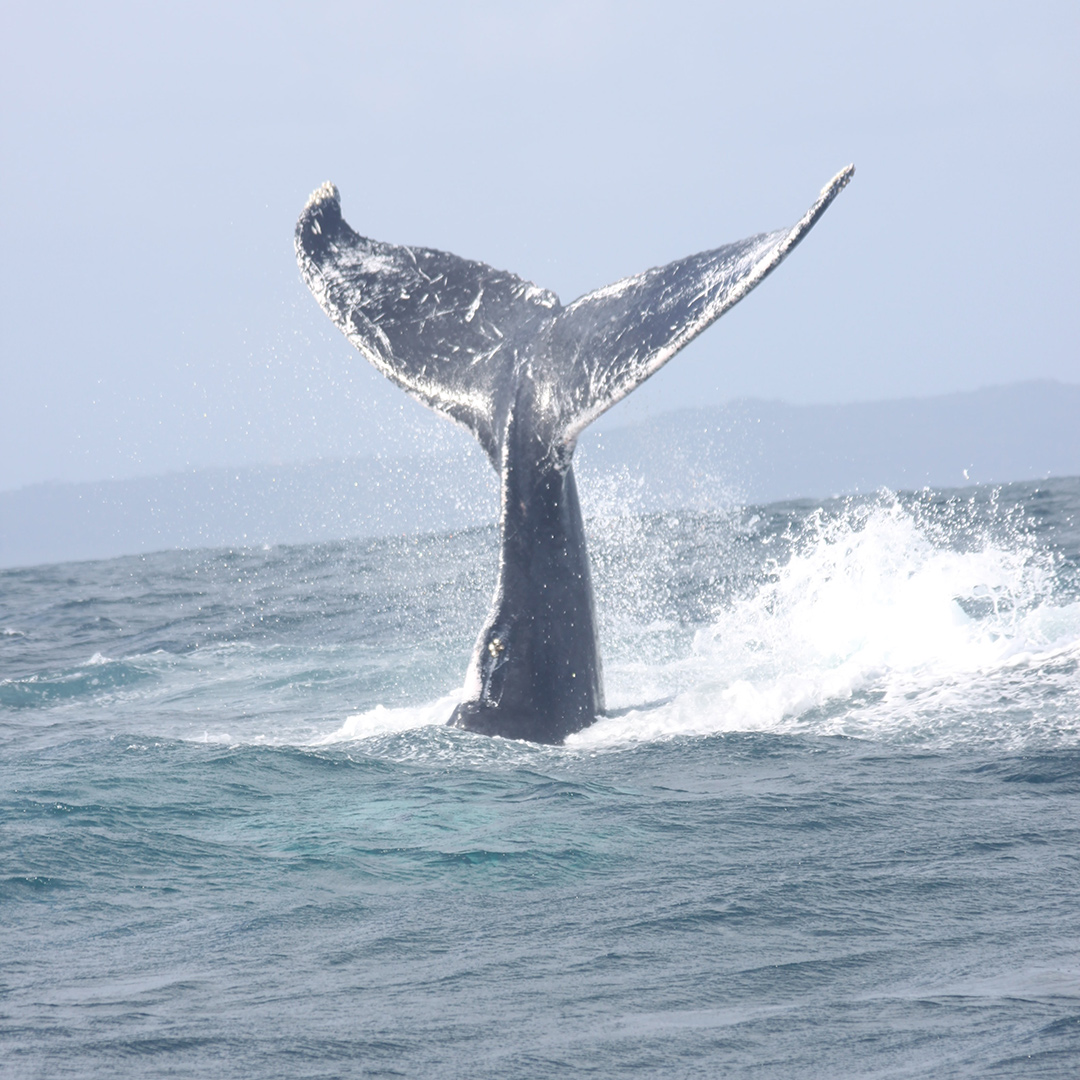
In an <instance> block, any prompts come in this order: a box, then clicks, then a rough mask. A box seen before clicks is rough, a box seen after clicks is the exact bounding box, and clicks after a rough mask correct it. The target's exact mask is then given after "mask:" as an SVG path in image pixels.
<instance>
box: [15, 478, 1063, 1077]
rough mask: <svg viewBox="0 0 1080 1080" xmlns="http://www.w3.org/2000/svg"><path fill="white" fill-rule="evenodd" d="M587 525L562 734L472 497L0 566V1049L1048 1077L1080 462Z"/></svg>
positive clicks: (487, 1065)
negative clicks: (469, 690) (572, 684)
mask: <svg viewBox="0 0 1080 1080" xmlns="http://www.w3.org/2000/svg"><path fill="white" fill-rule="evenodd" d="M605 510H607V511H608V512H605ZM589 526H590V537H591V543H592V555H593V561H594V566H595V570H596V578H597V592H598V602H599V606H600V612H601V619H602V636H603V651H604V659H605V674H606V682H607V690H608V703H609V706H610V715H609V716H607V717H605V718H603V719H602V720H600V721H599V722H598V723H597V724H596V725H595V726H594V727H592V728H590V729H588V730H587V731H585V732H582V733H580V734H578V735H576V736H574V737H573V738H572V739H571V740H570V741H569V744H568V745H567V746H565V747H560V748H551V747H536V746H531V745H527V744H519V743H512V742H507V741H504V740H499V739H486V738H484V737H482V736H476V735H472V734H469V733H466V732H459V731H453V730H450V729H447V728H446V727H445V726H443V721H444V720H445V719H446V717H447V716H448V715H449V713H450V711H451V710H452V708H453V704H454V701H455V700H456V698H455V695H456V693H457V689H456V688H457V687H458V686H459V685H460V682H461V679H462V676H463V674H464V668H465V665H466V663H467V660H468V654H469V651H470V648H471V645H472V640H473V637H474V635H475V633H476V631H477V629H478V627H479V624H480V622H481V620H482V618H483V615H484V613H485V610H486V606H487V600H488V598H489V596H490V593H491V589H492V586H493V579H494V569H495V560H496V555H497V551H496V540H495V535H494V532H493V531H483V530H482V531H475V532H469V533H465V534H462V535H454V536H432V537H423V538H419V539H417V538H402V539H396V540H383V541H355V542H347V543H342V544H337V545H319V546H303V547H283V548H273V549H270V550H242V551H201V552H172V553H163V554H159V555H152V556H145V557H133V558H125V559H115V560H110V561H107V562H93V563H82V564H66V565H62V566H48V567H38V568H33V569H26V570H9V571H2V572H0V740H2V754H0V814H2V822H3V828H2V830H0V931H2V940H0V965H2V966H0V1070H2V1071H4V1073H5V1075H7V1074H10V1075H12V1076H16V1077H22V1076H27V1077H37V1076H41V1077H53V1076H93V1077H97V1076H101V1077H105V1076H108V1077H128V1076H130V1077H145V1076H185V1077H186V1076H191V1077H250V1076H259V1077H278V1076H280V1077H294V1076H295V1077H308V1076H312V1077H314V1076H320V1077H337V1076H360V1075H369V1074H370V1075H380V1074H385V1075H403V1076H420V1075H424V1076H440V1077H441V1076H447V1077H454V1076H461V1077H466V1076H468V1077H485V1076H491V1077H495V1076H500V1077H502V1076H538V1077H544V1076H564V1075H567V1074H575V1073H588V1074H592V1075H598V1076H623V1075H627V1074H637V1075H642V1076H664V1077H681V1076H686V1077H697V1076H701V1077H705V1076H718V1075H746V1076H755V1077H757V1076H761V1077H792V1076H800V1077H812V1076H828V1077H837V1076H883V1077H894V1076H895V1077H901V1076H935V1077H939V1076H946V1077H947V1076H980V1077H981V1076H1010V1077H1012V1076H1025V1077H1027V1076H1033V1077H1071V1076H1073V1075H1075V1074H1076V1071H1077V1063H1078V1062H1080V900H1078V899H1077V898H1078V897H1080V481H1076V480H1059V481H1047V482H1043V483H1040V484H1037V485H1036V484H1029V485H1013V486H1011V487H1008V488H1005V489H1002V490H1000V491H992V490H989V489H978V490H972V491H965V492H959V493H945V494H941V495H938V494H934V493H930V492H924V493H920V494H918V495H914V496H904V497H901V498H894V497H892V496H888V495H881V496H877V497H874V498H869V499H862V500H847V501H835V502H831V503H827V504H825V505H824V506H822V505H820V504H817V503H813V504H812V503H805V504H802V503H793V504H784V505H778V506H771V507H766V508H756V509H747V510H742V511H738V512H730V513H716V514H701V513H696V514H690V513H684V514H666V515H660V516H648V515H645V516H642V515H627V516H618V515H617V514H613V513H611V512H610V508H604V507H594V515H593V517H592V519H591V520H590V523H589Z"/></svg>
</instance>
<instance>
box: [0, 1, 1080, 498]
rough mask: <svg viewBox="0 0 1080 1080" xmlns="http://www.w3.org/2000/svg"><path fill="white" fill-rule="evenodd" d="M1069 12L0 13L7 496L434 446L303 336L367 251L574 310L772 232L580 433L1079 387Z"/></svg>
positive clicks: (1024, 8)
mask: <svg viewBox="0 0 1080 1080" xmlns="http://www.w3.org/2000/svg"><path fill="white" fill-rule="evenodd" d="M1078 56H1080V5H1077V4H1076V3H1075V0H1069V2H1063V3H1052V2H1049V3H1039V2H1032V0H1028V2H1027V3H1023V4H1021V3H994V2H987V0H980V2H967V0H963V2H956V3H947V2H942V0H937V2H934V3H921V2H918V0H914V2H906V3H904V4H897V3H895V2H894V3H888V4H885V3H874V2H870V0H863V2H859V3H830V2H815V3H786V2H775V3H772V2H767V0H765V2H760V3H754V4H747V3H739V4H728V3H722V2H715V0H714V2H711V3H689V2H673V0H667V2H665V3H635V2H626V0H623V2H619V3H606V2H589V0H574V2H572V3H563V2H561V0H549V2H543V3H540V2H536V3H528V2H520V3H513V4H511V3H493V2H484V3H474V2H461V3H447V2H442V3H420V2H408V0H402V2H396V3H393V4H389V3H386V4H374V3H362V2H353V3H335V2H332V0H324V2H321V3H319V4H317V5H312V4H300V3H295V4H286V3H275V2H273V0H264V2H260V3H258V4H255V3H248V2H242V0H237V2H233V3H230V2H228V0H217V2H215V3H200V2H197V0H195V2H187V3H183V4H179V3H178V4H169V3H160V4H144V3H111V2H107V0H102V2H98V3H95V4H92V5H88V4H82V3H80V4H67V3H53V4H49V5H43V4H31V3H23V2H20V0H5V3H4V4H3V5H0V241H2V243H3V249H4V251H5V253H6V258H4V259H3V260H2V264H0V305H2V307H0V389H2V398H0V407H2V410H3V411H2V417H3V420H2V423H0V490H10V489H14V488H18V487H21V486H24V485H27V484H31V483H36V482H41V481H82V480H99V479H107V478H126V477H133V476H143V475H152V474H157V473H162V472H170V471H176V470H182V469H190V468H197V467H204V466H210V465H243V464H248V463H256V462H287V461H302V460H309V459H312V458H316V457H321V456H346V455H350V454H358V453H364V454H367V453H377V452H383V451H387V452H400V451H401V450H403V449H404V450H408V449H410V448H412V447H416V446H431V445H438V444H439V440H442V439H454V438H458V437H460V438H467V436H466V435H465V434H464V433H461V435H460V436H455V435H453V434H452V433H448V431H447V430H446V429H448V428H449V425H447V424H446V422H445V421H444V420H441V419H439V418H436V417H433V416H430V415H429V414H427V413H425V411H424V410H423V409H422V408H421V407H420V406H418V405H416V404H414V403H412V402H411V401H410V400H409V399H408V398H407V397H406V396H405V395H404V394H402V392H401V391H400V390H398V389H396V388H395V387H393V386H391V385H390V384H389V383H388V382H386V380H384V379H383V377H382V376H381V375H379V374H378V373H377V372H375V371H374V369H372V368H370V367H369V366H368V365H367V363H366V362H365V361H364V360H363V359H362V357H360V355H359V354H358V353H356V352H355V351H354V350H353V349H352V347H351V346H349V345H348V343H347V342H346V341H345V340H344V338H343V337H342V336H341V335H340V334H339V333H338V332H337V331H336V330H335V329H334V328H333V326H332V325H331V324H330V322H329V320H328V319H326V317H325V316H324V315H323V314H322V313H321V312H320V311H319V309H318V307H317V305H316V304H315V302H314V301H313V300H312V298H311V297H310V296H309V295H308V294H307V291H306V289H305V288H304V286H303V284H302V283H301V281H300V278H299V275H298V272H297V269H296V264H295V259H294V255H293V249H292V233H293V226H294V223H295V220H296V217H297V215H298V213H299V211H300V210H301V208H302V207H303V205H304V202H305V200H306V199H307V196H308V194H309V193H310V192H311V191H312V190H313V189H314V188H315V187H317V186H318V185H319V184H320V183H321V182H323V181H324V180H332V181H334V182H335V183H336V184H337V185H338V187H339V189H340V191H341V196H342V204H343V210H344V213H345V217H346V219H347V220H348V221H349V222H350V224H351V225H352V226H353V227H354V228H355V229H356V230H357V231H358V232H360V233H362V234H365V235H369V236H373V237H376V238H378V239H382V240H387V241H391V242H394V243H404V244H417V245H423V246H426V247H436V248H442V249H446V250H450V251H453V252H456V253H457V254H459V255H462V256H466V257H469V258H474V259H480V260H482V261H484V262H487V263H490V264H491V265H493V266H496V267H500V268H506V269H510V270H513V271H514V272H515V273H518V274H520V275H521V276H523V277H525V278H528V279H531V280H533V281H535V282H537V283H538V284H540V285H543V286H545V287H548V288H551V289H554V290H555V291H556V292H557V293H558V294H559V295H560V296H561V297H562V299H563V301H564V302H567V301H569V300H571V299H573V298H574V297H576V296H578V295H580V294H581V293H583V292H587V291H590V290H592V289H594V288H597V287H599V286H601V285H603V284H606V283H608V282H610V281H613V280H616V279H618V278H620V277H623V276H625V275H628V274H632V273H636V272H639V271H641V270H643V269H645V268H647V267H649V266H655V265H659V264H663V263H665V262H668V261H670V260H672V259H675V258H679V257H681V256H684V255H687V254H690V253H691V252H694V251H700V250H703V249H707V248H712V247H717V246H720V245H721V244H723V243H726V242H728V241H732V240H736V239H739V238H741V237H744V236H748V235H751V234H753V233H757V232H762V231H765V230H768V229H774V228H779V227H782V226H785V225H790V224H791V223H793V222H794V221H796V220H797V219H798V218H799V217H800V216H801V215H802V213H803V212H804V210H805V209H806V208H807V206H808V205H809V204H810V203H811V202H812V201H813V199H814V197H815V196H816V194H817V192H818V190H819V189H820V188H821V186H822V185H823V184H824V183H825V182H826V181H827V180H828V179H829V178H830V177H831V176H833V174H834V173H836V172H837V171H838V170H839V169H840V168H842V167H843V166H845V165H847V164H848V163H849V162H854V163H855V166H856V170H857V172H856V176H855V179H854V180H853V182H852V183H851V185H850V187H849V188H848V189H847V190H846V191H845V192H844V193H843V194H842V195H841V196H840V197H839V199H838V200H837V201H836V203H835V204H834V205H833V206H832V207H831V208H830V210H829V211H828V213H827V214H826V215H825V217H824V218H823V219H822V221H821V222H820V223H819V224H818V225H817V227H816V228H815V229H814V231H813V233H811V235H810V236H809V237H808V238H807V240H806V241H805V242H804V243H803V244H802V245H801V246H800V248H799V249H798V250H797V251H796V252H795V253H794V254H793V255H792V257H791V258H790V259H789V260H788V261H787V262H786V263H785V264H784V266H783V267H782V268H781V269H780V270H778V271H777V273H776V274H775V275H773V276H772V277H771V278H770V279H769V280H768V281H767V282H766V283H765V284H764V285H763V286H762V287H761V288H760V289H759V290H757V291H756V292H755V293H754V294H753V295H752V296H750V297H749V298H748V299H747V300H745V301H744V302H743V303H742V304H740V305H739V307H737V308H736V309H734V310H733V311H732V312H731V313H729V314H728V315H726V316H725V317H724V318H723V319H722V320H721V321H720V322H719V323H718V324H717V325H716V326H714V327H712V328H711V329H710V330H709V331H708V332H707V333H706V334H704V335H702V337H700V338H699V339H698V340H697V341H696V342H695V343H694V344H693V345H691V346H690V347H689V348H688V349H687V350H686V351H685V352H684V353H682V354H680V355H679V356H678V357H676V358H675V360H673V361H672V362H671V363H670V364H669V365H668V366H667V367H666V368H665V369H664V370H663V371H661V372H660V373H659V374H658V375H657V376H655V377H654V378H653V379H652V380H650V382H649V383H648V384H646V385H645V386H644V387H642V388H641V389H639V390H637V391H635V393H634V394H633V395H631V396H630V397H629V398H628V399H627V400H626V401H625V402H623V403H622V404H620V405H619V406H617V407H616V408H615V409H614V410H612V412H611V413H610V414H609V415H608V417H606V418H605V420H604V421H603V422H604V423H607V424H608V425H617V424H620V423H626V422H629V421H632V420H635V419H640V418H642V417H643V416H649V415H654V414H658V413H661V412H664V411H667V410H670V409H675V408H679V407H683V406H686V405H702V404H711V403H721V402H725V401H729V400H732V399H736V398H742V397H760V398H767V399H779V400H783V401H786V402H790V403H796V404H799V403H842V402H849V401H860V400H879V399H889V398H897V397H907V396H924V395H934V394H940V393H949V392H954V391H960V390H971V389H976V388H979V387H983V386H990V385H998V384H1003V383H1009V382H1014V381H1018V380H1026V379H1033V378H1052V379H1059V380H1063V381H1066V382H1072V383H1080V351H1078V341H1080V333H1078V331H1080V314H1078V311H1080V305H1078V304H1077V302H1076V296H1077V293H1078V284H1080V281H1078V270H1077V266H1076V257H1075V253H1076V251H1077V250H1078V248H1080V211H1078V208H1077V192H1078V191H1080V182H1078V180H1080V177H1078V171H1080V170H1078V165H1080V148H1078V147H1080V139H1078V138H1077V133H1078V132H1080V63H1078V62H1077V57H1078Z"/></svg>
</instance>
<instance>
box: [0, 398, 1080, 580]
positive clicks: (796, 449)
mask: <svg viewBox="0 0 1080 1080" xmlns="http://www.w3.org/2000/svg"><path fill="white" fill-rule="evenodd" d="M460 446H461V449H460V451H458V452H457V453H456V454H454V453H451V454H442V455H439V456H436V455H434V454H415V455H402V456H397V457H382V458H375V457H355V458H349V459H345V460H342V459H337V460H329V459H327V460H317V461H311V462H304V463H298V464H285V465H274V466H270V465H263V466H248V467H244V468H235V469H225V468H215V469H198V470H193V471H190V472H183V473H173V474H168V475H164V476H155V477H146V478H142V479H135V480H108V481H100V482H96V483H71V484H67V483H52V484H34V485H31V486H28V487H25V488H21V489H19V490H16V491H7V492H0V566H28V565H36V564H39V563H52V562H63V561H70V560H79V559H93V558H109V557H112V556H116V555H124V554H138V553H140V552H146V551H156V550H162V549H166V548H179V547H217V546H222V545H245V546H248V545H259V544H275V543H301V542H309V541H320V540H331V539H339V538H343V537H355V536H385V535H393V534H399V535H400V534H402V533H418V532H430V531H439V530H446V529H457V528H465V527H471V526H476V525H482V524H485V523H488V522H491V521H494V519H495V516H496V513H497V507H498V504H497V491H496V485H495V475H494V473H493V472H492V470H491V469H490V467H489V466H488V464H487V462H486V460H485V459H484V457H483V455H482V454H481V452H480V451H479V449H477V448H475V447H473V446H472V445H471V444H469V443H467V442H466V441H465V440H462V441H461V443H460ZM575 467H576V468H577V471H578V474H579V477H580V478H581V487H582V495H583V501H584V504H585V509H586V513H587V514H588V513H589V512H590V509H592V510H593V511H595V509H596V508H598V507H601V508H602V507H603V505H604V499H605V491H608V490H611V491H613V492H615V491H617V492H618V495H617V496H614V495H613V497H617V498H618V499H620V500H622V501H624V502H625V500H626V498H627V490H626V488H627V485H625V484H624V483H619V484H617V485H611V484H606V483H605V479H606V478H608V477H613V476H615V475H622V476H626V475H629V476H630V477H631V478H634V479H635V481H636V482H635V483H633V484H631V485H629V488H630V491H631V493H632V494H631V495H630V502H629V503H627V504H626V508H627V509H640V510H643V511H644V510H655V509H673V508H677V507H687V506H692V507H698V508H702V509H705V508H708V507H710V506H716V505H722V504H730V503H732V502H740V503H748V504H756V503H769V502H775V501H777V500H781V499H792V498H824V497H828V496H831V495H837V494H846V493H849V492H865V491H873V490H876V489H878V488H881V487H888V488H891V489H894V490H910V489H915V488H922V487H927V486H929V487H933V488H959V487H965V486H968V485H971V484H988V483H991V484H993V483H1008V482H1012V481H1021V480H1037V479H1042V478H1045V477H1050V476H1075V475H1080V386H1076V385H1072V384H1065V383H1058V382H1049V381H1039V382H1026V383H1018V384H1013V385H1011V386H1002V387H992V388H988V389H984V390H977V391H972V392H969V393H958V394H949V395H942V396H938V397H929V398H910V399H905V400H898V401H882V402H869V403H855V404H846V405H786V404H783V403H781V402H771V401H760V400H741V401H734V402H730V403H728V404H726V405H721V406H712V407H703V408H697V409H682V410H678V411H675V412H670V413H663V414H660V415H658V416H656V417H653V418H651V419H648V420H644V421H639V422H637V423H634V424H630V425H627V426H625V427H612V428H610V429H608V430H602V431H597V432H587V433H586V434H585V436H584V437H583V438H582V440H581V445H580V447H579V451H578V457H577V459H576V466H575Z"/></svg>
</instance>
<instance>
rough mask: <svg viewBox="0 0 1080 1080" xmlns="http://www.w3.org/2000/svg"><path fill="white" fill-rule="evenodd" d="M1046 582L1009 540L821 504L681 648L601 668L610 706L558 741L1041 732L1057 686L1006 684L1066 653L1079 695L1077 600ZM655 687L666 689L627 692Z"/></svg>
mask: <svg viewBox="0 0 1080 1080" xmlns="http://www.w3.org/2000/svg"><path fill="white" fill-rule="evenodd" d="M1052 584H1053V572H1052V567H1051V566H1050V565H1048V560H1047V559H1046V558H1042V559H1039V558H1036V557H1035V555H1034V552H1033V551H1032V550H1030V549H1028V548H1026V547H1025V546H1024V545H1023V544H1022V543H1016V544H1014V545H1011V546H1009V545H1002V544H994V543H992V542H989V541H986V542H984V543H981V544H977V545H974V546H973V549H969V550H965V551H958V550H956V549H955V548H953V547H951V546H950V545H948V544H946V543H943V542H941V539H940V538H938V539H936V540H935V538H933V537H932V536H931V535H930V532H929V530H928V529H927V528H926V527H925V526H923V525H921V524H920V523H919V521H918V520H917V518H916V516H915V515H914V514H913V513H912V512H911V511H910V510H907V509H905V508H904V507H903V506H902V505H901V504H900V503H899V502H896V501H889V500H884V501H883V502H880V503H878V504H876V505H874V506H871V507H863V508H861V509H855V508H853V509H849V511H848V512H847V513H845V514H843V515H842V516H841V517H840V518H839V519H837V520H832V521H828V522H827V521H825V520H824V518H823V517H821V516H819V517H817V518H816V519H813V520H812V522H811V524H810V527H809V528H808V529H807V531H806V532H805V533H804V535H803V536H802V538H801V540H800V541H798V542H797V543H796V544H795V546H794V550H793V553H792V554H791V556H790V558H789V559H788V560H787V561H786V562H784V563H783V564H782V565H777V566H775V567H773V568H772V573H771V574H770V575H769V580H767V581H766V583H765V584H763V585H761V586H760V587H759V588H758V589H757V591H755V592H754V593H753V594H752V595H750V596H748V597H746V598H745V599H742V600H739V601H737V602H736V603H734V604H732V605H731V606H730V607H728V608H726V609H725V610H722V611H719V612H717V615H716V618H715V621H713V623H712V624H711V625H710V626H708V627H706V628H704V629H702V630H700V631H699V632H698V633H697V634H696V636H695V638H694V641H693V646H692V649H691V651H690V655H689V656H686V657H684V658H683V659H680V660H678V661H675V662H673V663H670V664H666V665H652V666H649V665H640V664H638V665H633V664H624V665H621V666H620V665H613V666H610V667H609V669H608V688H609V705H610V706H611V707H612V708H613V711H615V712H616V714H617V715H615V716H612V717H607V718H604V719H602V720H600V721H599V722H598V723H597V724H595V725H594V726H592V727H591V728H589V729H587V730H586V731H583V732H580V733H579V734H577V735H575V736H573V737H572V738H571V739H570V741H569V742H570V745H573V746H582V747H586V746H587V747H596V746H603V745H618V744H624V743H627V742H637V741H642V740H652V739H657V738H664V737H668V736H672V735H679V734H681V735H689V734H713V733H718V732H735V731H769V732H805V733H815V734H845V735H855V736H863V737H880V736H890V735H891V736H895V735H897V734H899V735H901V736H903V737H906V738H915V739H931V740H933V741H937V742H940V741H953V740H954V739H955V738H963V737H965V735H970V734H971V732H972V729H973V728H974V729H978V732H979V734H980V735H981V736H982V737H985V738H993V739H1011V740H1023V739H1025V738H1027V737H1028V736H1029V735H1032V734H1036V735H1037V734H1038V731H1037V730H1035V729H1037V727H1038V723H1039V717H1038V714H1039V709H1038V699H1039V696H1040V693H1043V692H1045V691H1047V690H1048V689H1054V690H1060V689H1061V687H1051V685H1050V684H1051V683H1053V682H1054V680H1055V675H1054V672H1053V671H1049V672H1045V673H1043V677H1042V678H1041V679H1035V680H1033V685H1028V686H1025V687H1023V688H1022V689H1021V688H1019V687H1017V688H1014V691H1011V692H1010V691H1007V690H1006V689H1005V688H1004V687H1003V686H1002V683H1003V681H1010V680H1011V681H1013V682H1015V681H1016V673H1017V672H1019V671H1021V670H1026V671H1031V670H1034V669H1040V668H1042V667H1047V666H1049V667H1050V668H1053V667H1054V665H1055V664H1056V665H1057V667H1058V668H1061V667H1062V665H1064V666H1065V668H1067V669H1069V670H1066V671H1064V673H1063V674H1062V677H1061V680H1059V681H1061V682H1063V683H1064V684H1065V686H1064V689H1065V690H1066V691H1067V692H1072V693H1078V691H1077V686H1076V678H1075V673H1074V668H1075V662H1076V660H1077V659H1080V604H1077V603H1072V604H1066V605H1056V604H1055V603H1054V601H1053V599H1052V596H1051V590H1052ZM1010 673H1012V674H1011V675H1010ZM1029 681H1032V680H1029ZM657 697H667V698H668V699H669V700H667V701H666V702H665V703H664V704H662V705H659V706H656V707H651V708H650V707H642V706H641V705H640V704H639V703H640V702H642V701H643V700H649V699H652V700H655V699H656V698H657ZM1016 711H1022V712H1024V713H1025V716H1024V717H1023V718H1022V719H1020V718H1018V717H1016V716H1013V715H1011V713H1012V712H1016ZM1053 713H1054V716H1055V717H1056V719H1055V721H1054V723H1055V724H1056V725H1057V730H1056V731H1055V732H1054V733H1053V734H1054V735H1056V736H1057V737H1066V738H1069V739H1070V740H1071V739H1073V738H1075V736H1076V732H1075V731H1065V730H1063V729H1062V728H1061V719H1060V716H1061V710H1060V706H1058V707H1056V708H1055V709H1054V710H1053Z"/></svg>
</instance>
